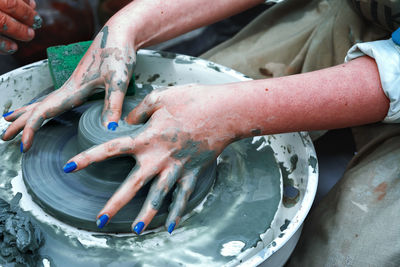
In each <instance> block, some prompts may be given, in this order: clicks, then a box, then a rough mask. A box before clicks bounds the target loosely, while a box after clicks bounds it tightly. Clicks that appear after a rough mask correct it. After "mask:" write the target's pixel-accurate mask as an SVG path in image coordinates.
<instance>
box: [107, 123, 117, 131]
mask: <svg viewBox="0 0 400 267" xmlns="http://www.w3.org/2000/svg"><path fill="white" fill-rule="evenodd" d="M107 128H108V130H111V131H115V130H116V129H117V128H118V123H116V122H115V121H112V122H110V123H109V124H108V126H107Z"/></svg>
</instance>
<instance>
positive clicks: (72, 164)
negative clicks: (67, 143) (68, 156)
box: [64, 161, 78, 173]
mask: <svg viewBox="0 0 400 267" xmlns="http://www.w3.org/2000/svg"><path fill="white" fill-rule="evenodd" d="M77 167H78V165H76V163H75V162H74V161H72V162H69V163H67V164H66V165H65V166H64V172H65V173H70V172H72V171H74V170H75V169H76V168H77Z"/></svg>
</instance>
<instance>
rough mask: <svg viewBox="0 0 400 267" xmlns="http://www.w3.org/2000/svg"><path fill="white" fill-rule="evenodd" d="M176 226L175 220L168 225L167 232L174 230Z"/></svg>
mask: <svg viewBox="0 0 400 267" xmlns="http://www.w3.org/2000/svg"><path fill="white" fill-rule="evenodd" d="M175 226H176V223H175V222H172V223H171V224H170V225H169V226H168V233H170V234H172V231H174V229H175Z"/></svg>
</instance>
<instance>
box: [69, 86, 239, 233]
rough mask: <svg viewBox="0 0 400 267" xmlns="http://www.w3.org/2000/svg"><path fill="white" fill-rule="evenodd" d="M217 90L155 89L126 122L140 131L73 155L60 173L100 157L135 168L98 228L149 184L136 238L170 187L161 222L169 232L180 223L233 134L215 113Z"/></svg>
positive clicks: (226, 120) (224, 118)
mask: <svg viewBox="0 0 400 267" xmlns="http://www.w3.org/2000/svg"><path fill="white" fill-rule="evenodd" d="M216 88H217V87H213V86H198V85H187V86H177V87H171V88H170V89H168V90H155V91H153V92H152V93H150V94H149V95H148V96H147V97H146V98H145V99H144V100H143V101H142V102H141V103H140V104H139V105H138V106H137V107H136V108H135V109H134V110H132V111H131V113H130V114H129V115H128V116H127V118H126V121H127V122H128V123H130V124H138V123H144V122H146V123H145V124H144V126H143V128H142V130H141V131H140V133H137V134H136V135H135V136H126V137H121V138H117V139H114V140H111V141H109V142H107V143H104V144H101V145H98V146H95V147H93V148H91V149H89V150H87V151H84V152H82V153H80V154H78V155H77V156H75V157H73V158H72V159H70V160H69V161H68V163H67V164H66V166H65V168H64V171H66V172H71V171H78V170H81V169H83V168H85V167H87V166H88V165H89V164H92V163H95V162H99V161H103V160H105V159H108V158H111V157H115V156H120V155H131V156H133V157H134V158H135V159H136V166H135V167H134V169H133V170H132V171H131V173H130V174H129V176H128V177H127V178H126V180H125V182H124V183H123V184H122V185H121V186H120V188H119V189H118V190H117V191H116V193H115V194H114V195H113V196H112V197H111V199H110V200H109V201H108V202H107V204H106V205H105V207H104V208H103V209H102V210H101V211H100V212H99V215H98V218H97V219H98V220H97V224H98V226H99V227H100V228H102V227H103V226H104V225H105V224H106V223H107V222H108V221H109V220H110V219H111V218H112V217H113V216H114V215H115V214H116V213H117V212H118V211H119V210H120V209H121V208H122V207H123V206H124V205H126V204H127V203H128V202H129V201H130V200H131V199H132V198H133V197H134V196H135V194H136V193H137V192H138V190H139V189H140V188H141V187H142V186H144V185H145V184H146V183H148V182H150V181H152V185H151V189H150V191H149V194H148V196H147V199H146V201H145V203H144V205H143V207H142V209H141V211H140V213H139V214H138V216H137V218H136V219H135V221H134V222H133V224H132V230H133V231H134V232H135V233H137V234H140V233H141V232H142V231H143V230H144V229H145V228H146V227H147V226H148V225H149V223H150V221H151V220H152V219H153V217H154V216H155V215H156V213H157V211H158V210H159V208H160V206H161V203H162V201H163V199H164V197H165V196H166V194H167V193H168V192H169V191H170V190H171V188H172V187H173V186H174V184H177V188H176V191H175V192H174V194H173V196H174V200H173V203H172V206H171V209H170V212H169V215H168V218H167V221H166V228H167V229H168V231H169V232H170V233H171V232H172V231H173V229H174V228H175V226H176V225H177V224H178V223H179V221H180V219H181V216H182V214H183V212H184V210H185V206H186V203H187V201H188V199H189V197H190V194H191V193H192V191H193V189H194V187H195V184H196V180H197V177H198V176H199V175H200V174H201V173H202V171H203V169H205V167H207V166H208V165H209V164H210V163H211V162H212V161H214V160H215V159H216V157H217V156H218V155H219V154H220V153H221V152H222V150H223V149H224V148H225V146H227V145H228V144H229V143H230V142H232V140H234V138H235V135H234V134H233V132H232V130H233V129H232V127H231V122H232V120H231V119H230V115H228V116H227V114H223V113H221V111H220V108H219V107H220V104H218V101H219V100H222V101H223V99H221V98H220V99H219V100H217V99H218V98H219V97H218V94H216V93H215V91H216ZM219 103H221V102H219Z"/></svg>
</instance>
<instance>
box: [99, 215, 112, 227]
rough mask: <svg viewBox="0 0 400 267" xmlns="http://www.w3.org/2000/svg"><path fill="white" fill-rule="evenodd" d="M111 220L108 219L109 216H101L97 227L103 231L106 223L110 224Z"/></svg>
mask: <svg viewBox="0 0 400 267" xmlns="http://www.w3.org/2000/svg"><path fill="white" fill-rule="evenodd" d="M109 219H110V217H108V215H107V214H103V215H101V216H100V218H98V219H97V221H96V224H97V227H99V228H100V229H102V228H103V227H104V225H106V223H107V222H108V220H109Z"/></svg>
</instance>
